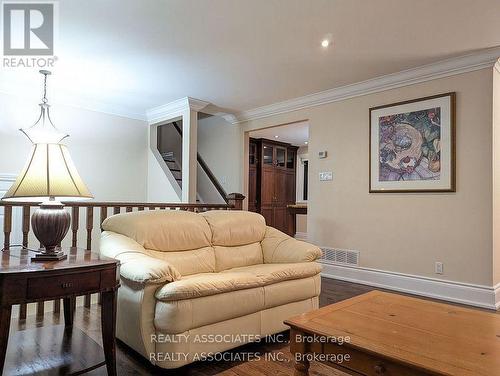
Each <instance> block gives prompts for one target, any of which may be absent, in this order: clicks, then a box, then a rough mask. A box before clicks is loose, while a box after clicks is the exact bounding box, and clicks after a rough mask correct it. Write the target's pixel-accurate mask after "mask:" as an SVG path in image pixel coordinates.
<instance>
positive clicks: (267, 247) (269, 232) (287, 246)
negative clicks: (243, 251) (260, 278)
mask: <svg viewBox="0 0 500 376" xmlns="http://www.w3.org/2000/svg"><path fill="white" fill-rule="evenodd" d="M261 245H262V254H263V255H264V262H265V263H270V264H273V263H274V264H276V263H285V264H287V263H291V262H308V261H314V260H317V259H319V258H320V257H321V254H322V252H321V249H319V248H318V247H316V246H315V245H312V244H309V243H306V242H303V241H300V240H297V239H294V238H292V237H290V236H288V235H287V234H284V233H283V232H281V231H279V230H276V229H275V228H273V227H269V226H268V227H267V229H266V236H265V237H264V239H263V240H262V243H261Z"/></svg>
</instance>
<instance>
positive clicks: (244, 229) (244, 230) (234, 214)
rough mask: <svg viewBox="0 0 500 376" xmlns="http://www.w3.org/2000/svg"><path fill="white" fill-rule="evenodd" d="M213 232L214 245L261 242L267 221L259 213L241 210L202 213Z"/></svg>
mask: <svg viewBox="0 0 500 376" xmlns="http://www.w3.org/2000/svg"><path fill="white" fill-rule="evenodd" d="M202 216H203V217H205V219H206V220H207V222H208V224H209V225H210V229H211V230H212V245H214V246H216V245H221V246H225V247H231V246H237V245H246V244H252V243H257V242H261V241H262V239H264V236H265V235H266V220H265V219H264V217H263V216H261V215H260V214H257V213H252V212H248V211H239V210H229V211H227V210H212V211H208V212H205V213H202Z"/></svg>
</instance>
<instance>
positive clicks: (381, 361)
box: [285, 291, 500, 376]
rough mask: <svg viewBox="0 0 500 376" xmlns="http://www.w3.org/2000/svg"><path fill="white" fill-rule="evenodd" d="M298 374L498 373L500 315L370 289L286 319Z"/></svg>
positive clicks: (409, 375)
mask: <svg viewBox="0 0 500 376" xmlns="http://www.w3.org/2000/svg"><path fill="white" fill-rule="evenodd" d="M285 324H287V325H289V326H290V327H291V328H292V330H291V333H290V351H291V352H292V354H294V356H295V361H296V363H295V375H296V376H305V375H308V374H309V373H308V370H309V362H310V361H311V360H318V361H322V362H325V363H327V364H329V365H331V366H332V367H334V368H337V369H339V370H342V371H344V372H346V373H348V374H350V375H398V376H399V375H405V376H413V375H461V376H479V375H485V376H492V375H500V315H498V314H496V313H494V312H485V311H479V310H473V309H467V308H462V307H458V306H453V305H450V304H443V303H436V302H433V301H428V300H423V299H418V298H412V297H407V296H401V295H396V294H389V293H385V292H380V291H372V292H369V293H367V294H363V295H360V296H357V297H354V298H352V299H348V300H344V301H342V302H339V303H336V304H332V305H330V306H327V307H323V308H320V309H318V310H315V311H311V312H309V313H305V314H302V315H300V316H296V317H293V318H291V319H289V320H286V321H285Z"/></svg>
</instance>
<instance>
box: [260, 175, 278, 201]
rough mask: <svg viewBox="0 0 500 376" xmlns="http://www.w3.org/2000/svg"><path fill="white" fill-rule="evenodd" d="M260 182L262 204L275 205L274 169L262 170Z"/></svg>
mask: <svg viewBox="0 0 500 376" xmlns="http://www.w3.org/2000/svg"><path fill="white" fill-rule="evenodd" d="M261 174H262V175H261V180H260V204H261V205H262V206H271V205H273V203H274V197H275V196H274V186H275V182H274V175H275V171H274V169H264V168H263V169H262V171H261Z"/></svg>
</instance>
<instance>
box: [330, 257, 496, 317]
mask: <svg viewBox="0 0 500 376" xmlns="http://www.w3.org/2000/svg"><path fill="white" fill-rule="evenodd" d="M321 274H322V276H323V277H326V278H334V279H339V280H342V281H348V282H353V283H360V284H363V285H369V286H374V287H380V288H384V289H388V290H394V291H400V292H405V293H408V294H415V295H421V296H426V297H429V298H435V299H441V300H446V301H450V302H455V303H461V304H467V305H472V306H476V307H481V308H488V309H494V310H497V309H499V308H500V283H499V284H497V285H496V286H483V285H474V284H468V283H461V282H454V281H445V280H440V279H435V278H428V277H421V276H416V275H410V274H402V273H395V272H388V271H384V270H377V269H369V268H362V267H350V266H342V265H332V264H325V263H324V264H323V272H322V273H321Z"/></svg>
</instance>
